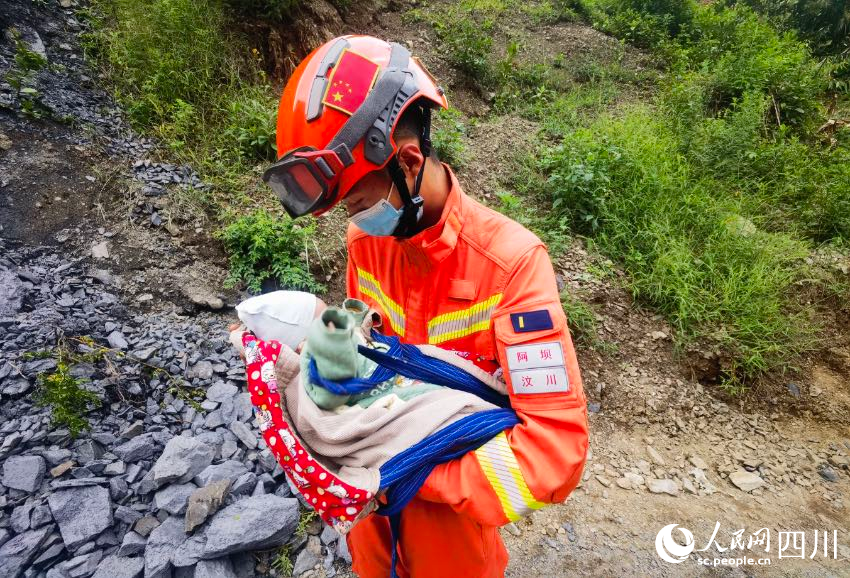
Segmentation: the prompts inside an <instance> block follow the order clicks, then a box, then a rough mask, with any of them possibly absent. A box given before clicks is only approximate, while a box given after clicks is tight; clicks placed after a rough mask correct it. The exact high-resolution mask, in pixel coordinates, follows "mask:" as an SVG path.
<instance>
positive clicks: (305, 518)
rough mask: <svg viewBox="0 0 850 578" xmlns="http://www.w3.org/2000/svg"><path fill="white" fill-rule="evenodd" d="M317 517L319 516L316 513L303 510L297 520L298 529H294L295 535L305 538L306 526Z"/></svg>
mask: <svg viewBox="0 0 850 578" xmlns="http://www.w3.org/2000/svg"><path fill="white" fill-rule="evenodd" d="M318 517H319V515H318V514H317V513H316V511H315V510H305V511H303V512H301V517H300V518H298V527H296V528H295V535H296V536H306V535H307V526H309V525H310V523H311V522H313V520H315V519H317V518H318Z"/></svg>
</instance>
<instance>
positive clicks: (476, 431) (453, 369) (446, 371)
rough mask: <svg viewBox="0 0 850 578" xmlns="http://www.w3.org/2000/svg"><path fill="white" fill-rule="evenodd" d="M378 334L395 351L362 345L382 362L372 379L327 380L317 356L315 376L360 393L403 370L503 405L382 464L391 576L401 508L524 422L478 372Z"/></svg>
mask: <svg viewBox="0 0 850 578" xmlns="http://www.w3.org/2000/svg"><path fill="white" fill-rule="evenodd" d="M372 338H373V339H374V340H375V341H377V342H379V343H383V344H385V345H387V346H389V349H388V350H387V351H386V352H384V351H379V350H377V349H371V348H368V347H364V346H362V345H361V346H359V347H358V351H359V352H360V354H361V355H364V356H365V357H368V358H369V359H371V360H372V361H374V362H375V363H377V364H378V366H377V367H376V368H375V370H374V371H373V372H372V375H370V376H369V377H368V378H352V379H347V380H342V381H331V380H329V379H324V378H322V377H321V376H320V375H319V372H318V369H317V367H316V362H315V360H312V359H311V360H310V365H309V373H310V375H309V379H310V380H311V381H312V382H313V383H315V384H317V385H320V386H322V387H324V388H326V389H327V390H328V391H330V392H331V393H334V394H337V395H354V394H359V393H363V392H365V391H369V390H370V389H372V388H374V387H375V386H377V385H379V384H381V383H383V382H384V381H386V380H387V379H389V378H391V377H393V376H394V375H395V374H400V375H403V376H405V377H408V378H410V379H419V380H421V381H424V382H427V383H433V384H435V385H442V386H445V387H450V388H452V389H457V390H459V391H465V392H467V393H471V394H473V395H477V396H478V397H480V398H481V399H483V400H485V401H488V402H490V403H492V404H493V405H496V406H498V408H499V409H492V410H488V411H482V412H479V413H476V414H473V415H469V416H466V417H464V418H462V419H460V420H458V421H456V422H454V423H452V424H450V425H448V426H446V427H444V428H443V429H441V430H440V431H438V432H436V433H433V434H431V435H430V436H428V437H426V438H425V439H423V440H422V441H420V442H419V443H417V444H415V445H413V446H411V447H409V448H407V449H406V450H404V451H403V452H400V453H399V454H397V455H395V456H394V457H392V458H390V459H389V460H387V461H386V462H385V463H384V464H383V465H382V466H381V468H380V473H381V489H382V490H384V491H385V496H386V499H387V503H386V504H385V505H381V506H380V507H379V508H378V511H377V513H378V514H380V515H382V516H387V517H388V518H389V521H390V530H391V532H392V567H391V574H390V575H391V578H396V577H397V575H396V571H395V567H396V562H397V558H398V540H399V531H400V525H401V512H402V510H403V509H404V507H405V506H406V505H407V503H408V502H410V500H412V499H413V496H415V495H416V493H417V492H418V491H419V488H421V487H422V484H424V483H425V480H426V478H428V476H429V475H430V473H431V471H432V470H433V469H434V468H435V467H436V466H437V465H439V464H442V463H445V462H448V461H451V460H453V459H455V458H459V457H461V456H463V455H465V454H466V453H468V452H470V451H474V450H476V449H478V448H479V447H481V446H482V445H484V444H485V443H487V442H488V441H489V440H491V439H492V438H493V437H494V436H495V435H497V434H498V433H499V432H502V431H504V430H506V429H508V428H511V427H513V426H515V425H516V424H517V423H519V420H518V419H517V416H516V413H515V412H514V410H513V409H511V407H510V401H509V399H508V396H506V395H502V394H500V393H499V392H497V391H495V390H493V389H491V388H490V387H488V386H487V385H486V384H485V383H484V382H482V381H481V380H480V379H478V378H477V377H475V376H474V375H472V374H470V373H468V372H466V371H464V370H463V369H460V368H459V367H457V366H455V365H452V364H451V363H448V362H446V361H443V360H441V359H437V358H434V357H430V356H428V355H425V354H424V353H422V352H421V351H420V350H419V348H417V347H416V346H414V345H410V344H406V343H401V341H400V340H399V339H398V337H390V336H385V335H382V334H380V333H378V332H377V331H372Z"/></svg>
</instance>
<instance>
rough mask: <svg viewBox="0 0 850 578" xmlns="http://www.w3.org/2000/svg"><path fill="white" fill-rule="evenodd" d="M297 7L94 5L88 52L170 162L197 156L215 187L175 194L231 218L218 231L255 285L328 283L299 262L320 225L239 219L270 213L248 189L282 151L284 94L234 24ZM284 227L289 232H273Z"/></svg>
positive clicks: (239, 276) (235, 276) (268, 3)
mask: <svg viewBox="0 0 850 578" xmlns="http://www.w3.org/2000/svg"><path fill="white" fill-rule="evenodd" d="M297 4H298V0H253V1H251V2H235V1H233V0H226V1H225V0H203V1H202V2H195V1H193V0H95V1H94V2H93V3H92V6H91V8H90V9H89V11H88V17H89V19H90V20H91V22H92V24H93V32H92V33H91V34H89V35H88V37H87V39H86V46H87V49H88V56H89V57H91V58H93V59H95V60H96V61H97V62H98V63H99V64H100V65H101V67H102V68H103V69H105V70H106V71H107V73H108V76H109V79H110V80H111V82H112V84H113V86H114V91H115V94H116V97H117V98H118V100H119V101H120V102H121V103H122V104H123V105H124V108H125V110H127V112H128V115H129V117H130V120H131V122H132V123H133V125H134V126H135V127H136V128H138V129H139V130H141V131H144V132H148V133H152V134H154V135H156V136H157V137H159V139H160V140H161V142H162V143H163V144H164V145H165V146H166V147H167V148H168V149H169V150H168V154H169V156H170V157H171V158H172V159H176V160H178V161H180V162H186V163H190V164H191V165H192V166H193V167H194V168H195V169H196V170H198V172H199V173H200V174H201V176H202V177H203V179H204V180H205V181H207V182H210V183H212V184H213V191H212V193H211V194H209V193H204V192H197V191H195V190H194V189H191V190H187V191H181V192H179V193H175V194H177V195H178V196H180V197H181V199H180V201H181V202H180V206H184V207H200V208H201V209H202V210H205V211H208V212H211V213H212V216H213V217H214V219H216V220H218V221H219V222H220V223H221V224H222V225H223V231H222V233H221V235H220V237H221V238H222V239H223V240H224V241H225V246H226V248H227V249H228V251H229V252H230V261H231V265H232V267H233V268H232V269H231V272H230V277H229V282H230V283H231V284H233V283H236V282H239V281H245V282H246V283H247V284H248V285H249V287H251V288H252V289H254V290H258V289H259V286H260V284H261V283H262V281H263V280H265V279H266V278H268V277H270V276H278V277H279V279H280V281H281V283H282V284H283V285H284V286H285V287H289V288H305V289H316V288H318V287H321V285H319V284H318V283H316V282H315V281H314V280H313V279H312V277H311V275H310V272H309V269H308V268H307V267H306V264H305V263H303V262H301V261H299V255H300V251H301V248H302V247H303V246H304V243H305V242H307V241H308V240H309V238H310V236H311V235H312V234H313V228H312V227H306V228H298V227H295V228H293V226H292V224H291V223H289V222H288V219H286V218H281V219H280V222H277V223H276V222H275V220H276V219H277V217H276V216H273V215H272V214H271V213H267V212H266V213H262V216H258V215H260V213H255V214H253V215H251V216H242V217H240V214H242V215H244V214H245V213H248V212H251V211H256V210H265V209H264V208H262V207H264V206H266V205H268V204H269V203H270V202H271V200H272V196H271V195H268V194H264V195H249V194H246V193H247V192H249V191H251V190H253V189H256V188H258V187H259V186H260V185H259V175H258V171H257V167H258V166H263V165H265V164H266V163H268V162H270V161H273V160H274V159H275V157H276V146H275V133H276V117H277V99H278V97H279V93H278V92H277V91H276V90H275V89H274V88H273V87H272V86H271V83H270V82H269V80H268V79H267V77H266V74H265V72H264V63H263V61H262V56H261V55H260V52H259V51H258V50H257V48H250V49H249V48H248V47H249V46H250V45H249V44H248V40H247V38H246V37H245V36H243V35H240V33H239V32H238V27H236V26H233V24H234V23H235V22H244V21H245V19H246V18H248V19H250V20H251V21H258V20H259V21H277V20H280V19H283V18H285V17H286V16H287V15H288V14H289V12H290V10H292V9H293V8H294V7H295V6H296V5H297ZM262 190H263V191H266V189H265V188H263V189H262ZM193 195H194V197H195V198H186V197H188V196H193ZM257 198H259V199H261V201H260V202H258V201H257V200H256V199H257ZM279 214H281V213H279V212H276V213H274V215H279ZM177 217H178V218H179V217H180V216H179V215H178V216H177ZM277 233H281V237H280V238H273V237H274V235H275V234H277ZM292 242H294V243H295V245H292ZM278 248H280V249H281V252H280V253H279V254H273V253H274V251H276V250H277V249H278ZM241 251H247V252H245V253H242V252H241ZM253 267H257V269H253Z"/></svg>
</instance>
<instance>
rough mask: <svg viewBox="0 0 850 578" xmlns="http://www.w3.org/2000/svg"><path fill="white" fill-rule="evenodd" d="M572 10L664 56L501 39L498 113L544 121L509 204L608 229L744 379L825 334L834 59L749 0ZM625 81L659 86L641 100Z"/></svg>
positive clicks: (847, 220)
mask: <svg viewBox="0 0 850 578" xmlns="http://www.w3.org/2000/svg"><path fill="white" fill-rule="evenodd" d="M533 4H534V5H528V6H525V5H523V6H517V5H514V4H502V5H501V6H500V9H499V10H495V9H492V8H491V10H490V12H488V16H489V17H490V22H491V23H492V24H491V27H492V29H493V30H500V31H501V30H503V29H504V27H505V26H507V23H508V22H515V20H513V19H515V18H516V14H517V11H519V12H522V13H524V14H525V16H526V17H527V18H530V19H531V20H532V26H534V25H538V24H540V23H542V22H546V21H547V20H549V19H550V18H551V10H550V9H551V6H549V7H547V6H541V5H539V3H533ZM475 10H476V9H475V7H467V8H466V11H465V12H464V9H463V8H456V9H455V11H454V12H453V13H452V16H451V17H452V18H453V26H455V27H456V28H457V29H459V30H465V29H467V28H470V27H471V24H470V23H475V22H479V21H480V20H481V18H482V15H481V14H479V13H476V12H475ZM570 10H572V11H573V12H574V13H575V14H577V15H579V16H580V17H583V18H586V19H588V20H591V21H593V22H594V25H595V26H597V27H599V28H602V29H603V30H605V31H607V32H609V33H612V34H614V35H616V36H618V37H620V38H621V39H623V40H625V41H626V42H628V43H632V44H635V45H637V46H641V47H644V48H647V49H648V50H650V51H652V52H653V53H654V54H655V55H656V56H657V57H658V62H660V63H661V64H662V65H663V69H662V70H645V71H634V70H631V69H629V68H628V67H627V66H625V65H624V64H623V63H624V60H623V56H624V55H623V53H620V54H613V55H612V58H611V59H606V60H605V61H597V60H594V59H593V58H582V57H572V58H566V57H565V56H564V55H557V54H555V55H549V54H546V55H544V56H542V57H540V56H538V57H536V58H535V57H534V54H533V52H532V51H531V50H529V48H531V47H528V48H526V47H524V46H523V45H522V43H521V41H520V40H517V39H516V38H518V37H520V36H521V33H518V34H517V35H516V37H514V38H513V39H512V37H511V35H506V40H504V42H505V50H504V52H503V56H502V57H498V56H497V55H496V53H497V52H498V50H499V48H498V47H497V46H491V47H490V50H489V54H488V55H487V57H486V61H487V64H486V68H487V70H486V72H483V71H479V72H478V76H479V77H480V78H484V79H486V80H487V81H488V82H489V83H490V84H489V85H488V86H489V88H490V89H491V90H494V91H495V94H496V97H495V106H494V113H495V114H497V115H499V114H519V115H522V116H525V117H526V118H530V119H532V120H535V121H537V122H538V126H539V127H540V132H539V136H540V144H539V146H538V147H537V149H536V150H534V151H533V152H532V153H531V154H527V155H522V154H520V155H518V156H517V159H516V161H515V164H514V169H515V170H514V171H513V172H512V175H511V176H509V177H508V179H507V181H506V182H505V185H506V189H507V190H506V191H503V192H501V193H500V194H499V203H500V207H498V208H499V209H500V210H502V211H503V212H505V213H506V214H509V215H510V216H511V217H512V218H514V219H516V220H518V221H519V222H521V223H522V224H524V225H525V226H526V227H528V228H530V229H531V230H533V231H535V232H537V233H538V235H540V236H541V237H542V238H544V240H545V241H546V242H547V244H548V245H549V247H550V252H552V253H553V254H557V253H559V252H560V251H561V250H562V249H563V248H564V247H565V246H566V241H567V240H568V239H569V237H570V236H573V235H580V236H585V237H587V238H588V239H589V240H591V241H592V244H593V245H594V247H595V248H596V249H598V250H600V251H601V252H603V253H604V254H605V255H607V256H609V257H610V258H611V259H613V260H614V261H615V262H617V263H618V264H619V266H620V267H622V268H623V269H624V270H625V272H626V273H627V275H626V281H625V283H626V285H627V287H628V288H629V289H630V291H631V292H632V294H633V295H634V297H635V298H636V300H638V301H640V302H641V303H644V304H647V305H649V306H651V307H652V308H654V309H655V310H656V311H659V312H660V313H662V314H663V315H664V316H665V317H666V318H667V320H668V321H669V322H670V323H671V325H672V326H673V327H674V329H675V333H676V341H677V343H678V344H679V345H680V346H685V345H694V344H696V345H697V346H702V347H705V348H707V349H709V350H711V351H720V352H722V354H723V355H722V358H723V359H724V360H727V361H725V365H724V367H723V368H722V369H723V375H722V378H723V379H724V384H725V386H726V387H727V388H728V389H729V390H730V391H740V390H741V389H742V388H744V387H746V384H748V383H750V382H751V381H752V380H753V379H756V378H758V377H759V376H761V375H763V374H764V373H765V372H771V371H782V370H784V369H786V368H789V367H792V366H793V364H794V362H795V359H797V357H798V356H799V355H800V354H803V353H805V352H806V351H810V350H812V349H814V348H817V347H819V346H820V345H821V344H820V343H819V342H818V339H817V335H818V331H819V328H820V324H821V322H822V318H821V317H819V313H822V312H823V311H822V310H820V311H819V310H818V307H816V306H814V305H812V303H813V302H814V303H817V302H818V299H819V297H815V298H814V300H813V299H812V292H814V293H816V294H817V295H823V296H824V297H823V298H830V299H834V298H835V296H836V295H838V294H843V287H844V286H845V283H844V282H843V281H841V280H839V279H837V278H836V275H835V274H829V275H825V274H824V273H823V271H821V270H819V271H820V272H819V273H813V270H812V267H811V266H810V265H809V263H808V262H810V261H811V259H810V255H811V254H812V252H813V251H814V250H815V249H816V248H817V247H819V246H822V245H823V244H828V245H831V246H834V247H842V246H846V245H847V244H848V242H850V186H848V183H850V162H848V161H850V130H848V128H843V129H840V130H837V131H832V132H830V134H829V135H826V136H824V135H822V133H821V132H819V128H820V127H821V125H823V123H824V122H825V121H826V119H827V118H828V117H827V114H832V115H833V118H836V117H837V118H841V116H842V112H843V113H847V112H848V110H850V106H848V102H847V98H846V95H841V94H837V95H836V96H833V94H832V93H831V92H830V91H832V90H834V87H835V86H836V83H835V82H833V81H832V80H831V78H833V75H835V74H836V72H835V70H834V69H833V68H831V64H830V63H829V62H825V61H819V60H818V59H816V58H815V57H813V56H812V55H811V53H810V52H809V50H808V48H807V47H806V45H804V44H802V43H801V42H799V41H798V40H797V39H796V37H795V36H794V35H793V34H791V33H788V32H782V31H779V30H777V29H776V28H775V27H774V26H773V25H772V24H771V23H769V22H767V21H766V20H764V19H763V18H762V17H760V16H759V15H758V14H756V13H755V12H753V11H752V10H750V9H748V8H747V7H745V6H733V7H727V6H724V5H722V4H711V5H703V4H698V3H696V2H692V1H691V0H624V1H623V2H614V1H613V0H611V1H608V0H591V1H587V2H579V3H574V4H573V5H572V6H570ZM418 17H419V18H420V19H422V20H426V21H428V20H429V18H430V20H431V21H432V22H433V21H437V22H439V20H440V19H441V18H446V16H445V15H442V14H439V13H438V14H434V15H430V16H429V15H428V14H423V13H420V14H419V15H418ZM464 18H465V19H467V20H468V22H467V23H466V24H464V23H463V22H462V21H461V20H463V19H464ZM438 26H439V24H438ZM448 60H449V61H450V62H452V58H451V57H449V58H448ZM626 87H628V88H631V87H636V88H638V89H639V90H638V93H641V94H644V95H646V94H647V93H654V95H655V96H651V95H650V96H649V97H645V98H643V100H642V101H641V102H638V103H635V102H634V99H626V100H627V101H626V102H624V101H623V99H622V94H623V89H624V88H626ZM631 92H634V91H631ZM828 103H832V104H831V109H832V112H831V113H828V111H827V108H826V105H827V104H828ZM836 105H837V107H836ZM844 116H846V114H845V115H844ZM838 276H839V277H840V275H838ZM803 287H805V288H806V289H805V290H803ZM564 308H565V310H566V311H567V313H568V316H569V317H570V320H571V327H572V328H573V329H574V331H575V332H576V333H577V334H578V336H580V339H579V340H581V338H584V339H586V336H589V335H595V327H594V321H595V318H594V317H593V313H592V310H591V309H589V308H588V307H587V306H586V305H584V304H582V302H581V301H580V300H576V299H575V298H572V297H569V296H566V297H565V298H564Z"/></svg>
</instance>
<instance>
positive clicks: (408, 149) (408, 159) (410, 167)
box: [397, 142, 425, 180]
mask: <svg viewBox="0 0 850 578" xmlns="http://www.w3.org/2000/svg"><path fill="white" fill-rule="evenodd" d="M397 154H398V161H399V163H400V164H401V169H402V170H403V171H404V176H405V177H406V178H407V179H408V180H412V179H414V178H416V175H417V174H419V169H421V168H422V165H423V164H424V162H425V157H424V155H423V154H422V149H420V148H419V145H418V144H416V143H415V142H406V143H404V144H402V145H401V146H399V149H398V153H397Z"/></svg>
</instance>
